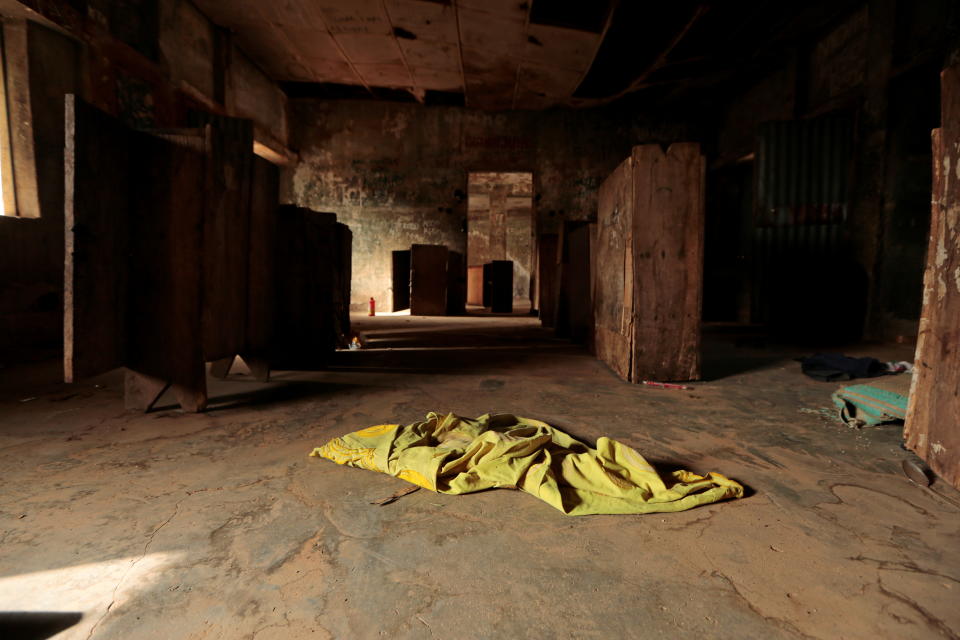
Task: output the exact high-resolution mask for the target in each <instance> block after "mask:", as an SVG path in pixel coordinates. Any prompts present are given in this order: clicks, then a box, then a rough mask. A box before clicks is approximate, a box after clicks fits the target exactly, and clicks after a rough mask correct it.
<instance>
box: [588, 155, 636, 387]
mask: <svg viewBox="0 0 960 640" xmlns="http://www.w3.org/2000/svg"><path fill="white" fill-rule="evenodd" d="M598 198H599V199H598V208H597V246H598V251H597V260H596V263H597V268H596V272H595V274H594V280H595V284H594V290H595V293H596V297H595V298H594V325H595V329H594V332H595V334H596V336H595V338H594V341H595V344H596V354H597V357H598V358H599V359H600V360H602V361H604V362H606V363H607V365H609V366H610V368H611V369H613V370H614V371H615V372H616V373H617V375H619V376H620V377H621V378H623V379H624V380H630V379H631V366H632V363H633V205H634V202H633V160H632V159H630V158H627V159H626V160H624V161H623V162H622V163H621V164H620V166H618V167H617V168H616V169H615V170H614V171H613V173H611V174H610V175H609V176H608V177H607V179H606V180H604V181H603V184H602V185H600V193H599V196H598Z"/></svg>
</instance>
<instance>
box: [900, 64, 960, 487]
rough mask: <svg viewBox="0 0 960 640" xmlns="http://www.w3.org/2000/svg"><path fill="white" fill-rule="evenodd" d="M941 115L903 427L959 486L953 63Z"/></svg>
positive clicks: (959, 103) (959, 206)
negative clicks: (928, 229) (918, 326)
mask: <svg viewBox="0 0 960 640" xmlns="http://www.w3.org/2000/svg"><path fill="white" fill-rule="evenodd" d="M941 123H942V125H941V129H938V130H935V131H934V132H933V203H932V210H931V215H930V243H929V245H928V248H927V268H926V272H925V274H924V281H923V310H922V311H921V313H920V333H919V335H918V338H917V352H916V356H915V359H914V367H915V372H914V377H913V387H912V389H911V391H910V404H909V406H908V408H907V419H906V424H905V426H904V430H903V435H904V439H905V440H906V445H907V447H908V448H910V449H911V450H913V451H915V452H916V453H917V455H919V456H920V457H921V458H923V459H924V460H925V461H926V463H927V464H928V465H929V466H930V468H931V469H933V471H934V472H935V473H936V474H937V475H939V476H941V477H942V478H943V479H944V480H946V481H947V482H949V483H950V484H952V485H953V486H954V487H957V488H958V489H960V353H958V348H960V181H958V180H957V171H958V167H960V65H956V66H953V67H951V68H949V69H946V70H945V71H944V72H943V74H942V75H941Z"/></svg>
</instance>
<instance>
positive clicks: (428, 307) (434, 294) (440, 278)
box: [410, 244, 448, 316]
mask: <svg viewBox="0 0 960 640" xmlns="http://www.w3.org/2000/svg"><path fill="white" fill-rule="evenodd" d="M447 254H448V250H447V248H446V247H445V246H443V245H437V244H415V245H413V246H412V247H411V248H410V314H411V315H415V316H442V315H446V313H447Z"/></svg>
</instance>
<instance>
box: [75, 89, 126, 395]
mask: <svg viewBox="0 0 960 640" xmlns="http://www.w3.org/2000/svg"><path fill="white" fill-rule="evenodd" d="M65 124H66V136H65V140H64V142H65V155H64V170H65V177H66V180H65V187H66V188H65V192H64V196H65V199H64V217H65V221H64V226H65V247H64V249H65V251H64V291H63V305H64V306H63V312H64V323H63V365H64V380H65V381H66V382H75V381H76V380H77V379H79V378H83V377H87V376H92V375H97V374H100V373H104V372H106V371H109V370H110V369H115V368H117V367H119V366H122V365H123V364H124V361H125V357H126V345H127V331H126V305H125V304H124V301H125V300H126V292H127V268H126V261H127V254H128V252H129V246H128V241H127V238H128V234H129V230H128V226H127V220H128V217H129V216H128V213H129V211H130V197H131V193H130V186H131V175H132V171H131V170H132V169H133V167H132V165H131V161H130V157H129V154H130V137H131V132H130V131H129V130H128V129H127V128H126V127H125V126H124V125H123V124H122V123H121V122H120V121H118V120H116V119H114V118H112V117H110V116H108V115H107V114H105V113H103V112H102V111H100V110H98V109H96V108H94V107H91V106H90V105H88V104H86V103H84V102H83V101H81V100H78V99H77V98H76V96H74V95H68V96H66V101H65Z"/></svg>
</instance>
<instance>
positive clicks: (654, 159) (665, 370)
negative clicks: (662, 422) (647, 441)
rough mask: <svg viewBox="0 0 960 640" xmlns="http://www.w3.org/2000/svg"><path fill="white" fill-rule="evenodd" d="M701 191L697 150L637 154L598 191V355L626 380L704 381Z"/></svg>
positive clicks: (690, 146) (647, 149) (683, 147)
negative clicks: (701, 364)
mask: <svg viewBox="0 0 960 640" xmlns="http://www.w3.org/2000/svg"><path fill="white" fill-rule="evenodd" d="M703 189H704V161H703V156H702V155H700V147H699V145H697V144H695V143H677V144H673V145H671V146H670V148H669V149H668V150H667V151H664V150H663V149H662V148H661V147H660V146H659V145H643V146H638V147H635V148H634V149H633V153H632V154H631V157H630V158H628V159H627V160H626V161H624V162H623V163H622V164H621V165H620V166H619V167H617V169H616V170H614V172H613V173H612V174H611V175H610V176H609V177H608V178H607V179H606V180H605V181H604V183H603V185H602V186H601V187H600V194H599V206H598V220H597V224H598V228H597V237H596V246H597V255H596V257H595V263H596V274H595V278H596V280H595V282H594V285H593V289H594V292H595V294H594V297H595V301H594V323H595V328H594V332H595V333H594V339H595V351H596V353H597V357H598V358H600V359H601V360H603V361H604V362H606V363H608V364H609V365H610V367H611V368H612V369H613V370H614V371H615V372H616V373H617V374H618V375H619V376H620V377H622V378H623V379H625V380H629V381H631V382H640V381H642V380H646V379H652V380H660V381H663V380H695V379H697V378H698V377H699V375H700V307H701V298H702V281H703V224H704V208H703Z"/></svg>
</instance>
